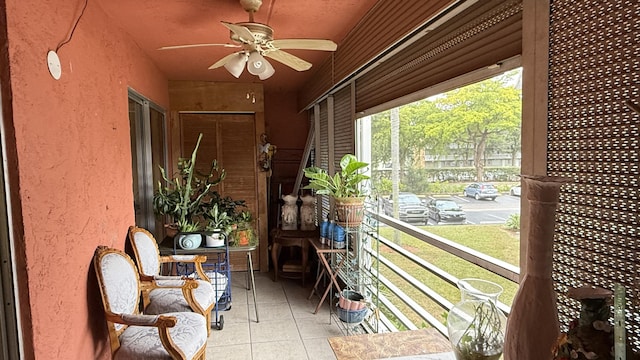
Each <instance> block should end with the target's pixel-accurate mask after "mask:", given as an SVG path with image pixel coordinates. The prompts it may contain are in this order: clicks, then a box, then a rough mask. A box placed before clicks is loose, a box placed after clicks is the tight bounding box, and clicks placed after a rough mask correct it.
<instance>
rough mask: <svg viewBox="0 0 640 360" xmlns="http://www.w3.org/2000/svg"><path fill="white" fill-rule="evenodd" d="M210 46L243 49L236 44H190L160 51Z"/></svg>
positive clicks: (166, 47)
mask: <svg viewBox="0 0 640 360" xmlns="http://www.w3.org/2000/svg"><path fill="white" fill-rule="evenodd" d="M208 46H223V47H228V48H239V47H241V46H240V45H235V44H189V45H174V46H163V47H161V48H158V50H173V49H186V48H196V47H208Z"/></svg>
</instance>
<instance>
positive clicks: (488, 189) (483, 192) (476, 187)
mask: <svg viewBox="0 0 640 360" xmlns="http://www.w3.org/2000/svg"><path fill="white" fill-rule="evenodd" d="M462 193H463V194H464V196H468V197H472V198H475V199H476V200H480V199H489V200H495V199H496V198H497V197H498V189H496V187H495V186H493V185H492V184H489V183H473V184H469V185H467V187H466V188H464V191H463V192H462Z"/></svg>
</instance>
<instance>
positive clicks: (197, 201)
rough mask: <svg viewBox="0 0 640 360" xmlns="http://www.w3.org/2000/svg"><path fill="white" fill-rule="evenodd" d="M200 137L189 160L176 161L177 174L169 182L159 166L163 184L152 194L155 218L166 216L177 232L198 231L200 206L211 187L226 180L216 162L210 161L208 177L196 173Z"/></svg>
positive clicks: (224, 174) (165, 173) (159, 182)
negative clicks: (156, 216)
mask: <svg viewBox="0 0 640 360" xmlns="http://www.w3.org/2000/svg"><path fill="white" fill-rule="evenodd" d="M201 140H202V134H200V135H199V136H198V141H197V142H196V146H195V148H194V149H193V152H192V153H191V157H190V158H180V159H179V160H178V172H177V174H176V175H175V177H174V178H172V179H170V178H169V177H168V176H167V172H166V171H165V169H164V168H163V167H162V166H159V168H160V173H161V175H162V179H163V181H164V184H165V185H164V186H163V184H162V181H158V190H157V191H156V192H155V193H154V195H153V208H154V211H155V213H156V214H158V215H168V216H170V217H171V218H172V221H173V222H174V223H175V224H176V225H177V227H178V230H179V231H198V230H200V226H199V224H198V216H200V215H202V211H203V210H202V204H203V203H204V200H205V199H206V197H207V196H208V195H209V193H210V190H211V187H212V186H215V185H217V184H219V183H220V182H221V181H222V180H224V178H225V177H226V173H225V171H224V169H222V170H219V169H218V164H217V161H215V160H214V161H213V162H212V164H211V168H210V171H209V174H205V175H199V174H197V173H196V171H195V164H196V156H197V153H198V148H199V147H200V141H201Z"/></svg>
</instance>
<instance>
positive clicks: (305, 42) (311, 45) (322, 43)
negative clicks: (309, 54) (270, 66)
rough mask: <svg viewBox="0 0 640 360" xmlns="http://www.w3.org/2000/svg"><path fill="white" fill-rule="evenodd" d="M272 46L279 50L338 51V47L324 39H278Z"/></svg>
mask: <svg viewBox="0 0 640 360" xmlns="http://www.w3.org/2000/svg"><path fill="white" fill-rule="evenodd" d="M271 44H272V45H273V46H274V47H275V48H277V49H300V50H321V51H336V49H337V48H338V45H336V43H334V42H333V41H331V40H323V39H277V40H273V41H272V42H271Z"/></svg>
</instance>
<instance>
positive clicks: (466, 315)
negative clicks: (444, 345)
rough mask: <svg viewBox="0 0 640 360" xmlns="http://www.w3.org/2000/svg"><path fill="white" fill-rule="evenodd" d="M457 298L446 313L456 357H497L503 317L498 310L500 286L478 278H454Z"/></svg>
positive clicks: (476, 359) (501, 342)
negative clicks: (456, 283) (455, 279)
mask: <svg viewBox="0 0 640 360" xmlns="http://www.w3.org/2000/svg"><path fill="white" fill-rule="evenodd" d="M458 288H459V289H460V297H461V300H460V302H459V303H457V304H456V305H455V306H454V307H453V308H452V309H451V311H449V315H448V316H447V330H448V332H449V341H450V342H451V345H452V347H453V352H454V354H455V355H456V359H457V360H498V359H499V358H500V356H501V355H502V352H503V350H504V333H505V329H506V322H507V318H506V316H505V315H504V314H503V313H502V311H500V309H498V307H497V306H496V305H497V302H498V296H500V294H501V293H502V291H503V289H502V287H501V286H500V285H498V284H496V283H493V282H491V281H486V280H481V279H461V280H460V281H458Z"/></svg>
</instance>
